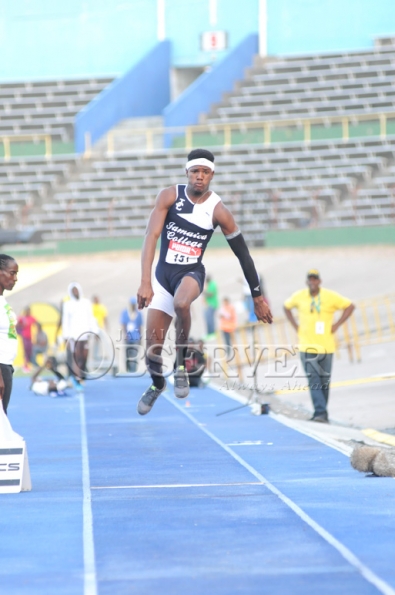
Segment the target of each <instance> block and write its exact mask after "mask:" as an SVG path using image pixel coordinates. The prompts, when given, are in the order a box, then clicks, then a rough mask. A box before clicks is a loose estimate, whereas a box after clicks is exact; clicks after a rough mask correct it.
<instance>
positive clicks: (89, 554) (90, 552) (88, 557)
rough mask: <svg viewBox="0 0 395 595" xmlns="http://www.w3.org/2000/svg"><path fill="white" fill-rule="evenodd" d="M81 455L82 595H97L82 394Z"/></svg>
mask: <svg viewBox="0 0 395 595" xmlns="http://www.w3.org/2000/svg"><path fill="white" fill-rule="evenodd" d="M79 402H80V420H81V454H82V497H83V504H82V516H83V519H82V527H83V549H84V595H97V579H96V563H95V545H94V541H93V517H92V498H91V488H90V474H89V453H88V439H87V433H86V417H85V400H84V394H83V393H82V394H80V395H79Z"/></svg>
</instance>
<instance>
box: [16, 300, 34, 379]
mask: <svg viewBox="0 0 395 595" xmlns="http://www.w3.org/2000/svg"><path fill="white" fill-rule="evenodd" d="M34 324H37V321H36V319H35V318H34V317H33V316H32V315H31V311H30V308H29V306H28V307H27V308H25V312H24V314H22V316H19V318H18V324H17V327H16V328H17V331H18V333H19V334H20V335H21V337H22V343H23V354H24V365H23V371H24V372H29V369H30V368H29V364H30V363H31V362H32V350H33V342H32V326H33V325H34Z"/></svg>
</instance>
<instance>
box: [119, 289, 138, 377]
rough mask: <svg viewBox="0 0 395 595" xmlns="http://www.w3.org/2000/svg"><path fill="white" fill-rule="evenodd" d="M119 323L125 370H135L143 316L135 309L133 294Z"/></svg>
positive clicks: (135, 303)
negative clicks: (124, 349)
mask: <svg viewBox="0 0 395 595" xmlns="http://www.w3.org/2000/svg"><path fill="white" fill-rule="evenodd" d="M120 323H121V325H122V331H123V337H124V338H125V340H126V352H125V353H126V371H127V372H137V368H138V355H139V347H138V346H139V345H140V343H141V333H142V326H143V317H142V315H141V312H139V311H138V310H137V299H136V298H135V297H134V296H133V297H131V298H130V300H129V308H125V310H123V312H122V313H121V319H120Z"/></svg>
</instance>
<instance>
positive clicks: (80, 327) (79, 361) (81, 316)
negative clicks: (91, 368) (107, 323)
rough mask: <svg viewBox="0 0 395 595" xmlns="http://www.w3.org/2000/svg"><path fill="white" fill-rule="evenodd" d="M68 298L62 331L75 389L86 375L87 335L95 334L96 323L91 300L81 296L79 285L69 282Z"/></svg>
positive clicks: (64, 307) (79, 387)
mask: <svg viewBox="0 0 395 595" xmlns="http://www.w3.org/2000/svg"><path fill="white" fill-rule="evenodd" d="M68 293H69V298H70V299H69V300H67V301H65V302H64V303H63V312H62V331H63V339H64V340H65V341H67V362H68V367H69V370H70V373H71V376H72V379H73V381H74V382H75V384H76V387H77V389H81V388H82V387H81V380H83V379H84V378H85V376H86V371H87V369H86V363H87V360H88V354H89V344H88V340H89V335H91V334H97V330H98V329H97V324H96V320H95V317H94V316H93V310H92V304H91V302H90V301H89V300H88V299H87V298H84V297H83V293H82V289H81V286H80V285H79V284H78V283H70V285H69V287H68Z"/></svg>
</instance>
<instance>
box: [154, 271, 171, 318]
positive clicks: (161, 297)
mask: <svg viewBox="0 0 395 595" xmlns="http://www.w3.org/2000/svg"><path fill="white" fill-rule="evenodd" d="M152 289H153V291H154V297H153V298H152V302H151V303H150V305H149V306H148V308H152V309H153V310H161V311H162V312H166V314H168V315H169V316H171V317H172V318H174V315H175V312H174V297H173V296H172V295H171V293H169V292H168V291H167V290H166V289H165V288H164V287H162V285H161V284H160V283H159V281H158V279H157V278H156V277H154V280H153V282H152Z"/></svg>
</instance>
